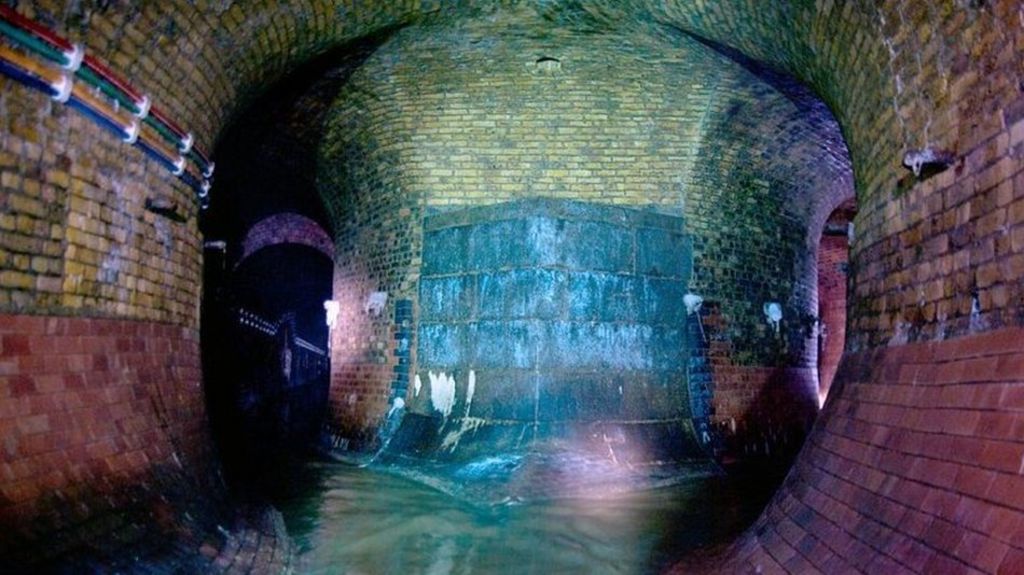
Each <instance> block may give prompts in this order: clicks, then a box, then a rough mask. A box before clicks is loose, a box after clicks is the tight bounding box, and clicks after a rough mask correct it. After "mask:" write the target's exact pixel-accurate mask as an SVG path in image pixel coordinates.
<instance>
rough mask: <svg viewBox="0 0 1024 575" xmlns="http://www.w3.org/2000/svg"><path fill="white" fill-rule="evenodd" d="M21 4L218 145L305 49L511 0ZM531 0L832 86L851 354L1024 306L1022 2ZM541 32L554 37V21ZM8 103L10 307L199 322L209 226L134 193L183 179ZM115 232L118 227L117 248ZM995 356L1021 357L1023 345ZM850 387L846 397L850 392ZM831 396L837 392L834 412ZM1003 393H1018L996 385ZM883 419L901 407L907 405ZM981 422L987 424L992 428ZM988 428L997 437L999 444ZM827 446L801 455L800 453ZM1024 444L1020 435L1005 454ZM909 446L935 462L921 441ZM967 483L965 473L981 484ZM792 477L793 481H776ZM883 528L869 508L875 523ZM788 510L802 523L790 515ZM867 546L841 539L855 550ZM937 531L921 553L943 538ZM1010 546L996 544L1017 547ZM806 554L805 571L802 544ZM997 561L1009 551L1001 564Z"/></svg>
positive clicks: (965, 326) (1, 88) (2, 284)
mask: <svg viewBox="0 0 1024 575" xmlns="http://www.w3.org/2000/svg"><path fill="white" fill-rule="evenodd" d="M17 4H18V9H19V10H20V11H22V12H24V13H26V14H28V15H30V16H32V17H35V18H37V19H39V20H41V21H42V22H44V23H46V24H48V25H52V26H54V27H55V28H56V29H57V30H58V31H59V32H61V33H63V34H66V35H68V36H69V37H71V38H72V39H73V40H75V41H80V42H84V43H85V45H86V46H87V48H88V49H89V50H90V51H91V52H92V53H94V54H97V55H99V56H100V57H102V58H104V59H105V60H106V61H107V62H109V63H110V64H111V65H112V66H113V67H114V68H115V69H117V70H118V71H120V72H122V73H123V74H124V75H125V76H126V77H127V78H128V79H129V80H130V81H132V82H134V83H135V84H136V85H138V86H139V87H140V89H141V90H142V91H143V92H145V93H149V94H151V95H152V96H153V98H154V100H155V101H157V102H159V103H160V104H161V105H162V106H163V107H164V108H165V109H166V110H168V112H169V113H170V115H171V116H173V117H174V118H176V119H177V120H178V121H179V123H181V124H182V125H183V126H185V127H186V129H189V130H191V131H193V132H194V133H195V134H196V136H197V140H198V142H199V143H200V145H202V146H204V147H205V148H206V149H209V148H210V147H211V145H212V144H213V142H214V141H215V140H216V137H217V135H218V134H219V132H220V130H221V128H222V127H223V125H224V124H225V122H226V121H227V120H228V119H229V118H231V117H232V115H233V114H234V113H235V112H236V111H237V110H238V108H239V107H240V106H242V105H244V103H245V102H247V101H248V100H249V99H251V98H252V97H253V95H254V94H255V92H257V91H258V90H259V89H260V87H261V86H263V85H266V84H267V83H268V81H270V80H272V79H274V78H277V77H279V76H280V74H281V73H282V72H284V71H285V70H287V69H288V68H289V67H291V66H293V65H295V64H296V63H298V62H301V61H303V60H304V59H306V58H308V57H310V56H311V55H313V54H317V53H322V52H323V51H325V50H327V49H328V48H330V47H332V46H337V45H340V44H341V43H343V42H345V41H346V40H349V39H353V38H356V37H359V36H361V35H364V34H367V33H370V32H373V31H378V30H381V29H383V28H384V27H386V26H391V25H395V24H399V23H408V22H410V21H411V20H413V19H414V18H415V16H416V15H417V14H424V13H431V12H433V11H435V10H439V11H440V12H439V15H438V16H436V18H438V19H445V18H450V17H451V16H452V15H453V14H454V13H455V11H456V10H460V11H461V10H466V9H474V8H475V9H477V10H478V11H480V12H484V13H488V11H489V10H491V9H492V8H493V7H494V6H496V5H498V4H501V5H506V4H511V2H509V3H505V2H501V3H490V2H481V3H479V4H475V5H474V3H469V2H466V3H461V2H460V3H448V2H433V3H431V2H425V3H416V7H415V8H410V7H408V6H409V3H385V2H381V3H371V2H366V3H359V5H358V7H353V6H352V5H350V4H344V5H342V4H340V3H335V2H315V3H300V2H276V1H269V0H267V1H262V2H252V3H245V4H244V5H243V4H242V3H213V4H202V3H191V2H185V1H184V0H181V1H172V2H153V3H142V4H138V5H136V4H128V3H85V2H82V3H74V4H73V5H69V4H68V3H66V2H59V1H56V0H40V1H38V2H24V1H22V2H18V3H17ZM576 7H579V9H576ZM540 10H541V12H542V13H543V14H544V16H545V18H546V21H547V22H552V23H556V24H560V25H578V26H581V27H583V28H586V29H592V30H600V29H602V28H605V29H606V28H607V27H609V26H615V27H624V28H629V27H634V26H635V27H638V28H639V29H640V30H646V31H650V30H652V29H655V27H652V26H651V24H652V23H657V24H660V25H665V26H664V27H660V28H657V33H658V34H661V33H664V32H665V31H666V29H674V30H683V31H685V32H687V33H691V34H695V35H697V36H700V37H702V38H704V39H706V40H709V41H712V42H717V43H720V44H722V45H727V46H730V47H732V48H735V49H737V50H739V51H741V52H742V53H744V54H746V55H747V56H750V57H752V58H756V59H759V60H762V61H765V62H768V63H770V64H772V65H774V66H775V67H777V68H779V69H781V70H785V71H788V72H790V73H792V74H794V75H795V76H797V77H798V78H800V79H801V80H803V81H804V82H805V83H806V84H807V85H808V86H810V87H811V88H812V89H813V90H814V92H815V93H817V94H818V95H819V96H821V98H822V99H823V100H824V101H825V102H826V103H827V104H828V106H829V107H830V108H831V109H832V110H833V111H834V112H835V114H836V117H837V119H838V121H839V123H840V124H841V125H842V127H843V133H844V135H845V137H846V141H847V143H848V144H849V148H850V155H851V157H852V159H853V165H854V169H855V173H856V181H857V190H858V202H859V208H860V212H859V215H858V218H857V222H856V223H857V239H856V240H855V241H854V244H853V246H852V258H851V262H852V264H853V286H854V290H853V292H852V293H851V295H850V297H851V323H850V325H851V327H852V328H853V329H851V332H850V334H849V336H850V343H849V344H848V346H847V349H848V350H849V351H850V352H855V353H859V354H870V353H872V352H871V351H870V350H872V349H874V348H879V347H880V346H890V347H891V348H894V349H898V348H899V347H900V346H903V345H905V344H906V343H909V342H915V341H919V342H928V341H932V340H941V339H946V338H951V337H962V338H963V339H964V341H973V340H975V339H977V338H984V337H985V336H984V335H972V334H984V333H985V332H988V331H995V330H1000V329H1001V328H1002V326H1015V325H1019V324H1020V323H1021V310H1022V309H1024V297H1022V296H1024V292H1022V289H1024V288H1022V287H1021V283H1020V281H1019V278H1020V276H1021V273H1022V271H1024V270H1022V269H1021V262H1022V261H1024V260H1022V258H1024V255H1022V254H1024V240H1022V238H1024V231H1022V230H1024V208H1022V207H1021V206H1022V203H1021V202H1022V201H1024V199H1022V196H1024V192H1022V190H1024V174H1022V171H1021V160H1020V158H1021V156H1022V151H1021V146H1022V143H1024V105H1022V104H1021V102H1022V99H1021V87H1020V83H1019V78H1020V70H1021V54H1024V48H1022V46H1024V29H1022V27H1021V26H1019V22H1020V18H1021V6H1020V4H1019V2H1015V1H1013V0H993V1H991V2H938V1H917V0H885V1H883V2H876V3H870V4H859V3H843V2H829V1H822V2H815V3H785V2H777V3H774V2H773V3H765V2H761V1H759V0H729V1H725V2H714V3H710V2H709V3H695V2H689V1H684V0H679V1H674V2H660V1H659V2H653V1H652V2H646V1H643V2H629V3H623V2H617V1H613V0H593V1H591V2H566V3H559V2H547V3H543V5H542V6H541V8H540ZM540 38H541V39H540V40H539V43H540V44H542V45H543V44H544V42H546V41H547V38H548V36H544V35H543V34H541V35H540ZM471 40H472V39H471V38H468V39H467V42H469V43H471ZM617 48H618V46H616V47H615V49H617ZM611 53H614V51H613V52H611ZM531 55H533V54H531ZM540 55H543V54H540ZM540 55H537V58H538V59H539V57H540ZM568 63H569V60H566V61H565V62H564V63H563V64H568ZM623 70H624V69H621V68H620V69H615V70H614V74H618V73H620V72H623ZM608 75H609V76H610V75H613V73H611V72H610V73H609V74H608ZM509 89H510V90H515V89H516V87H514V86H513V87H510V88H509ZM0 110H2V111H3V114H0V118H2V120H0V124H2V129H0V134H2V140H0V186H2V191H3V195H2V196H0V205H2V211H0V229H2V230H3V234H0V242H2V246H0V309H2V310H5V311H6V312H8V313H10V312H17V311H26V312H30V313H33V314H37V315H46V314H50V315H59V316H82V317H89V316H112V317H117V318H133V319H143V320H147V321H152V320H159V321H167V322H172V323H174V324H176V325H183V326H188V327H195V318H196V312H195V307H196V303H197V298H198V284H197V282H196V281H195V280H196V278H197V276H198V266H199V255H198V254H199V246H198V238H197V234H196V233H195V231H194V230H195V224H194V220H190V222H189V223H187V224H185V225H183V226H175V225H165V224H164V223H161V220H159V219H157V218H155V217H153V216H150V215H148V214H146V213H144V212H143V211H142V209H141V206H142V205H143V202H144V199H145V197H146V196H147V195H148V194H151V193H162V194H165V195H168V196H170V197H173V198H179V199H182V200H183V201H184V200H185V199H186V198H188V194H190V193H191V192H190V191H187V190H185V189H184V188H183V186H182V185H181V184H178V183H175V181H174V180H173V179H172V178H171V177H170V176H168V175H167V174H166V173H164V172H162V171H161V170H162V168H159V167H158V166H156V165H155V164H153V163H152V162H150V161H149V160H146V159H144V158H143V157H142V156H141V153H140V152H138V151H137V150H132V149H126V148H125V147H124V146H122V145H121V144H119V143H117V142H112V141H111V139H110V137H109V136H108V135H106V134H104V133H102V132H100V131H99V130H98V129H97V128H96V127H95V126H93V125H92V124H90V123H89V122H87V121H85V120H84V119H83V118H82V117H81V116H79V115H77V114H76V113H74V112H70V111H68V110H65V109H63V108H61V107H60V106H56V105H53V104H51V103H50V102H49V101H47V100H46V99H45V98H44V97H43V96H41V95H39V94H37V93H29V92H27V91H25V90H23V89H21V88H18V87H15V86H12V85H11V83H10V82H9V81H7V80H5V79H3V80H0ZM928 145H931V146H934V147H936V148H940V149H949V150H952V151H953V152H955V153H956V154H957V155H958V157H959V158H960V159H959V161H958V162H957V163H956V165H955V166H954V167H953V168H952V169H950V170H949V171H947V172H944V173H942V174H940V175H938V176H936V177H933V178H930V179H927V180H926V181H922V182H917V181H915V180H914V179H913V178H912V177H911V176H910V175H909V172H908V171H907V170H906V169H905V168H903V167H902V166H901V165H900V163H901V159H902V157H903V154H904V152H906V151H907V150H912V149H920V148H923V147H925V146H928ZM764 153H766V154H768V153H769V152H764ZM403 184H404V182H403ZM655 195H657V193H655ZM185 205H188V204H187V203H185ZM400 209H401V208H399V210H400ZM129 238H130V241H129ZM385 239H387V238H386V236H385ZM115 246H121V247H122V252H121V253H120V254H117V253H115V252H114V247H115ZM168 246H170V254H169V255H168V252H167V251H166V250H167V249H168ZM143 254H146V255H143ZM108 256H109V258H110V259H109V262H106V263H105V260H106V258H107V257H108ZM414 260H415V256H412V258H411V261H414ZM168 262H171V263H168ZM371 283H372V284H374V285H376V284H378V283H380V282H377V281H373V282H371ZM368 285H369V284H368ZM399 285H401V282H399ZM366 289H369V288H366ZM365 291H366V290H365V289H364V292H365ZM974 310H977V312H976V313H972V312H973V311H974ZM389 331H390V330H389V329H386V328H385V329H382V330H381V331H379V332H377V333H376V334H375V335H373V336H372V337H376V338H383V337H384V336H383V334H384V333H387V332H389ZM1004 333H1006V332H1004ZM377 344H380V345H384V346H387V345H388V344H387V340H385V339H378V340H369V339H367V340H366V343H365V344H360V346H363V347H361V348H360V349H370V348H372V347H373V346H374V345H377ZM936 345H938V344H936ZM882 349H889V348H888V347H883V348H882ZM385 356H387V357H390V356H391V355H390V354H387V353H385ZM858 357H860V356H858ZM985 362H989V363H991V358H989V359H988V360H985ZM985 362H982V363H985ZM1005 362H1006V360H998V361H997V362H996V365H999V366H1003V365H1004V363H1005ZM366 365H373V364H372V363H367V364H366ZM367 369H369V368H367ZM1000 369H1009V370H1011V371H1013V372H1015V373H1016V374H1020V373H1021V370H1020V368H1019V367H1014V366H1013V364H1012V362H1010V363H1005V367H1000ZM840 374H842V369H840ZM195 381H196V380H193V383H194V382H195ZM862 387H865V384H864V382H863V381H861V382H851V383H848V384H846V385H845V386H844V392H843V393H854V392H852V391H850V390H856V389H859V388H862ZM967 387H970V386H967ZM950 393H951V392H950ZM859 401H861V398H860V397H859V396H856V395H851V396H850V399H849V403H848V405H852V406H856V405H857V402H859ZM921 401H922V402H923V400H921ZM836 405H840V402H838V401H837V402H836ZM914 405H916V406H926V405H928V404H927V403H915V404H914ZM835 409H836V408H834V407H833V406H832V405H828V406H827V407H826V412H827V413H828V412H833V411H834V410H835ZM992 411H993V412H994V413H996V414H1000V415H1005V414H1007V413H1011V412H1008V411H1007V410H1006V408H1005V407H1004V406H1001V405H1000V406H994V407H993V409H992ZM62 412H63V411H62V410H57V411H54V413H55V414H56V413H62ZM1006 416H1007V417H1012V415H1006ZM892 417H893V418H894V419H893V421H896V419H895V418H897V417H898V414H896V413H895V412H894V413H893V415H892ZM971 437H976V438H978V440H979V441H989V440H992V439H993V438H992V437H990V436H988V435H985V434H984V433H983V432H981V431H980V430H975V432H974V435H972V436H971ZM863 439H865V440H866V438H863ZM992 444H993V445H995V447H993V448H991V449H992V452H993V453H996V452H998V451H999V450H1000V449H1001V448H1000V447H999V444H998V443H996V442H993V443H992ZM816 457H817V456H815V455H813V453H811V452H809V453H808V454H805V456H804V457H803V458H802V461H803V462H804V463H802V464H801V465H803V466H807V465H810V462H812V461H814V460H815V458H816ZM1014 457H1015V454H1014V453H1010V454H1009V455H1007V456H1006V459H1007V460H1012V459H1013V458H1014ZM906 458H907V460H908V461H909V460H913V461H917V460H921V461H924V459H921V458H920V456H918V455H913V456H911V455H907V456H906ZM922 465H923V464H922ZM868 469H870V467H869V466H865V465H864V464H863V463H862V462H858V463H856V464H852V463H851V464H850V470H852V471H851V473H852V472H854V471H855V472H857V473H869V472H868V471H864V470H868ZM844 471H845V470H844ZM963 485H964V486H963V487H962V489H963V491H961V492H960V493H971V494H981V493H987V491H988V489H989V488H988V487H987V486H985V487H977V486H973V487H971V486H966V485H967V484H966V483H965V484H963ZM872 490H873V491H874V490H877V487H876V486H872ZM799 492H800V491H799V489H798V488H797V487H794V488H791V489H789V490H787V491H785V492H784V493H783V494H782V495H781V496H780V499H779V501H788V500H789V498H791V497H793V496H794V494H797V493H799ZM979 500H980V501H983V504H982V506H983V507H985V511H983V512H979V513H983V514H986V515H991V522H988V523H985V524H984V525H983V526H982V527H981V528H980V531H981V532H985V533H995V532H1000V531H1001V532H1014V531H1015V525H1016V521H1017V520H1018V515H1017V514H1016V513H1013V512H1011V513H1009V514H1007V513H1006V512H1005V511H1003V510H1004V509H1006V507H1005V506H1002V505H1000V504H998V498H996V497H992V498H989V497H988V496H987V495H984V496H982V497H981V498H980V499H979ZM808 506H809V508H810V510H809V511H802V513H804V514H805V515H807V516H812V517H820V518H829V519H830V520H834V522H838V523H842V524H843V525H844V526H845V525H846V524H847V523H848V522H846V521H844V520H843V519H844V517H845V516H846V513H847V512H846V511H845V509H846V508H845V507H843V506H842V505H840V504H833V503H830V502H828V501H825V500H813V501H811V502H810V503H808ZM779 509H780V507H778V506H777V507H773V508H772V511H771V512H770V515H771V517H774V518H779V517H780V516H778V511H779ZM881 514H882V511H881V510H875V511H872V512H871V513H868V515H870V516H877V517H881ZM1004 517H1005V519H1004ZM933 522H934V525H935V528H934V530H933V536H934V534H935V533H940V532H949V531H950V530H949V529H947V524H945V523H942V522H937V521H934V520H933ZM766 525H767V523H766ZM954 525H959V524H955V523H954ZM872 528H873V527H872V524H871V523H870V522H866V523H865V524H864V527H863V529H865V530H870V529H872ZM779 529H780V530H781V529H789V527H788V524H787V523H785V522H783V523H781V524H779ZM952 531H953V532H955V533H957V534H963V537H962V539H961V543H962V542H963V541H975V540H976V538H975V537H973V536H968V535H967V534H968V533H969V532H970V530H969V529H961V528H959V527H958V528H956V529H953V530H952ZM903 533H905V534H907V538H908V539H909V540H910V541H909V542H907V541H905V540H901V539H899V538H897V539H898V540H900V541H901V542H902V543H901V544H907V545H909V544H912V543H914V542H915V541H920V540H923V538H924V537H925V530H923V529H917V528H911V527H908V528H907V529H906V530H905V531H904V532H903ZM954 537H955V535H954ZM766 541H767V540H766ZM782 542H783V541H782V539H780V538H777V537H776V538H773V539H771V542H769V543H766V544H767V545H768V547H772V546H776V547H774V548H776V549H778V550H779V552H778V553H779V556H780V557H781V556H782V555H784V554H786V553H787V551H785V547H784V546H783V545H782ZM855 547H856V546H853V545H852V544H851V547H850V549H847V550H843V553H844V554H846V555H847V556H848V555H849V554H850V552H851V551H852V550H854V548H855ZM856 549H858V550H860V551H863V552H864V553H863V554H862V556H863V557H865V558H877V557H880V556H881V555H880V553H879V552H878V549H877V548H871V547H856ZM908 549H909V547H908ZM928 549H931V551H928V552H927V553H925V554H924V555H926V556H928V557H929V558H930V557H931V556H932V555H936V556H939V557H944V556H943V555H942V554H936V553H935V549H934V548H932V547H929V548H928ZM953 549H957V546H953ZM1015 549H1016V548H1014V550H1011V551H1008V552H1007V553H1006V554H1005V557H1016V556H1017V552H1016V550H1015ZM929 553H931V554H932V555H929ZM964 553H966V551H964ZM983 555H984V556H986V557H988V556H996V555H998V553H985V554H983ZM788 557H792V556H788ZM794 561H796V560H794ZM936 561H939V559H936ZM979 561H980V560H979ZM974 564H975V565H978V566H983V565H982V563H980V562H977V563H974ZM794 565H795V567H794V570H799V569H798V568H797V567H799V566H800V565H801V564H800V563H799V562H798V561H797V562H795V563H794ZM879 565H882V564H881V563H880V564H879ZM882 566H883V567H884V566H885V565H882ZM925 566H928V565H927V563H926V564H925ZM928 567H932V568H933V569H932V570H935V568H942V567H943V566H942V565H939V564H935V565H930V566H928ZM984 567H986V568H987V567H991V565H990V564H986V565H984ZM1006 569H1007V570H1010V571H1013V570H1014V569H1013V566H1012V565H1011V564H1010V563H1007V564H1006ZM826 570H831V569H826ZM918 570H924V568H923V567H922V568H921V569H918Z"/></svg>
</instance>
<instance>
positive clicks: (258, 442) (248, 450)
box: [200, 32, 390, 499]
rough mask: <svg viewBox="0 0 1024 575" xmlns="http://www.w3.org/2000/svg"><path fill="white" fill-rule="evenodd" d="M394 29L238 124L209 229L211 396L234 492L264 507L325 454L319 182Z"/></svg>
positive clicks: (354, 46)
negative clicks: (340, 120) (368, 68)
mask: <svg viewBox="0 0 1024 575" xmlns="http://www.w3.org/2000/svg"><path fill="white" fill-rule="evenodd" d="M389 33H390V32H386V33H384V34H383V35H381V36H378V37H374V38H371V39H365V40H360V41H357V42H353V43H351V44H349V45H346V46H342V47H340V48H338V49H335V50H332V51H330V52H329V53H327V54H324V55H322V56H320V57H318V58H315V59H314V60H313V61H311V62H309V63H307V64H306V65H304V66H302V67H300V68H299V69H298V70H296V71H295V72H293V73H292V74H290V75H289V76H287V77H285V78H283V79H282V80H280V81H279V82H278V83H276V84H275V85H274V86H273V87H271V88H270V89H269V90H268V91H267V92H266V93H264V94H263V95H262V96H260V97H258V98H257V99H255V100H254V101H253V102H252V103H251V104H250V105H249V106H248V108H246V110H245V111H244V112H243V113H241V114H239V115H238V116H237V117H235V118H234V119H233V121H232V123H231V125H230V126H229V127H228V128H227V129H226V130H225V131H224V132H223V133H222V135H221V138H220V140H219V142H218V145H217V153H216V161H217V182H216V183H215V185H214V187H213V189H212V190H211V196H210V198H211V200H210V206H209V209H207V210H206V211H205V212H204V213H203V214H202V218H201V221H200V226H201V229H202V231H203V234H204V238H205V240H206V244H205V265H204V297H203V302H202V311H201V313H202V333H201V338H202V339H201V341H202V362H203V380H204V391H205V395H206V400H207V406H208V414H209V419H210V425H211V428H212V432H213V437H214V440H215V442H216V445H217V448H218V450H219V452H220V454H221V460H222V462H223V463H224V470H225V474H226V476H227V479H228V483H229V485H230V486H231V487H232V488H233V490H234V491H235V492H236V493H241V494H250V495H253V496H255V497H256V498H257V499H263V498H264V496H265V495H266V493H269V492H272V491H273V490H274V489H276V488H277V485H278V484H279V480H280V479H282V477H283V476H286V475H287V473H284V474H281V473H278V472H279V471H281V470H288V469H289V468H290V467H291V466H292V464H293V462H299V461H301V460H302V459H304V458H307V457H309V456H310V454H311V453H313V452H315V449H316V446H317V444H318V440H319V435H320V430H321V428H322V425H323V419H324V415H325V410H326V407H327V391H328V379H329V372H330V368H329V356H328V349H327V346H328V342H327V328H326V325H325V318H324V307H323V302H324V301H325V300H328V299H331V294H332V276H333V265H334V263H333V261H332V259H331V255H330V254H331V252H332V248H333V246H332V243H333V232H332V225H331V221H330V219H329V217H328V215H327V212H326V210H325V209H324V205H323V202H322V201H321V199H320V196H319V194H318V193H317V189H316V185H315V173H316V170H315V167H316V157H317V154H316V151H317V148H318V147H319V145H320V141H321V139H322V133H323V122H324V117H325V114H326V112H327V109H328V107H329V106H330V104H331V102H332V101H333V99H334V97H335V95H336V94H337V92H338V90H339V89H340V88H341V87H342V86H343V85H344V83H345V82H346V81H347V80H348V77H349V75H350V74H351V73H352V72H353V71H354V70H355V69H356V68H357V67H358V66H359V65H360V63H362V62H363V60H364V59H365V58H366V57H367V56H368V55H369V54H371V53H372V52H373V51H374V50H375V49H376V47H377V46H379V45H380V43H381V42H383V41H384V39H385V38H386V37H387V35H388V34H389Z"/></svg>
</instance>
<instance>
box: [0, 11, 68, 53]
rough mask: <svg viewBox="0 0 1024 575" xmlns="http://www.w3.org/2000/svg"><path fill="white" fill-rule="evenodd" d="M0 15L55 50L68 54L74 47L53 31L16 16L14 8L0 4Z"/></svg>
mask: <svg viewBox="0 0 1024 575" xmlns="http://www.w3.org/2000/svg"><path fill="white" fill-rule="evenodd" d="M0 15H2V16H3V17H4V19H6V20H8V21H10V22H11V23H12V24H14V25H16V26H18V27H19V28H22V29H25V30H28V31H29V32H31V33H33V34H35V35H36V36H37V37H38V38H40V39H41V40H43V41H45V42H48V43H49V44H51V45H53V46H54V47H56V48H59V49H60V50H61V51H62V52H70V51H71V50H72V49H74V47H73V46H72V45H71V42H68V41H67V40H65V39H64V38H61V37H60V36H58V35H56V34H54V33H53V31H51V30H48V29H46V28H45V27H43V26H42V25H41V24H39V23H37V22H35V21H33V20H30V19H28V18H26V17H24V16H22V15H21V14H18V12H16V11H15V10H14V8H11V7H9V6H7V5H5V4H0Z"/></svg>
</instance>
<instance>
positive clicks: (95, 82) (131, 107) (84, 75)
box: [75, 66, 139, 114]
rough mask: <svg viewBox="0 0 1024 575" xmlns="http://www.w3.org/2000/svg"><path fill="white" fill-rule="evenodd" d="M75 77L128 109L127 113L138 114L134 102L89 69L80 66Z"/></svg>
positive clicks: (137, 108)
mask: <svg viewBox="0 0 1024 575" xmlns="http://www.w3.org/2000/svg"><path fill="white" fill-rule="evenodd" d="M75 75H76V76H78V77H79V78H81V79H82V80H85V81H86V83H88V84H90V85H92V86H95V87H98V88H99V89H100V91H101V92H103V93H104V94H106V95H107V96H109V97H110V98H111V99H113V100H116V101H117V103H118V104H120V105H122V106H124V107H125V108H128V111H129V112H131V113H132V114H138V113H139V107H138V105H136V103H135V101H134V100H132V99H131V97H129V96H128V95H127V94H125V93H124V92H122V91H121V90H120V89H119V88H117V87H116V86H114V85H112V84H110V83H109V82H107V81H106V80H104V79H103V78H101V77H100V76H98V75H97V74H96V73H95V72H93V71H92V70H91V69H89V68H86V67H85V66H82V67H81V68H79V69H78V71H77V72H75Z"/></svg>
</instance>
